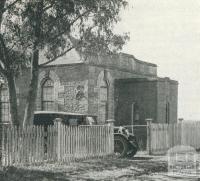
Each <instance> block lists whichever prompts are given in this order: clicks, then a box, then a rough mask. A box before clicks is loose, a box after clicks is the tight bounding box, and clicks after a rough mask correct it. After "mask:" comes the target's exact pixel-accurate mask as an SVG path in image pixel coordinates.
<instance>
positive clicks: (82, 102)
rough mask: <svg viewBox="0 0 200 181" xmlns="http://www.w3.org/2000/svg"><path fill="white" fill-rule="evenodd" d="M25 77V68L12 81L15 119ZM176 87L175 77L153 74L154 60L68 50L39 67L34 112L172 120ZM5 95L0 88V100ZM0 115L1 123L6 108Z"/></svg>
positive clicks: (121, 121) (137, 121) (120, 122)
mask: <svg viewBox="0 0 200 181" xmlns="http://www.w3.org/2000/svg"><path fill="white" fill-rule="evenodd" d="M66 60H70V61H69V62H66ZM72 62H73V63H72ZM29 80H30V78H29V70H26V71H24V72H23V75H22V78H20V79H18V80H17V81H16V84H17V96H18V106H19V107H20V109H19V116H20V120H23V115H24V108H25V103H26V95H27V93H28V88H27V87H28V83H29ZM4 90H5V89H4ZM177 90H178V83H177V82H176V81H174V80H170V79H169V78H159V77H158V76H157V66H156V65H155V64H152V63H148V62H144V61H140V60H137V59H136V58H135V57H134V56H132V55H128V54H123V53H121V54H118V55H113V56H89V57H87V59H84V60H83V61H82V60H81V57H80V56H78V55H76V56H74V55H72V54H71V55H68V56H65V57H62V58H61V59H59V60H57V61H55V62H53V63H50V64H47V65H45V66H43V67H41V68H40V72H39V84H38V92H37V101H36V110H51V111H66V112H73V113H83V114H91V115H96V116H97V119H98V123H99V124H103V123H105V120H107V119H114V120H116V122H115V124H116V125H125V124H127V125H130V124H131V123H133V122H134V124H145V122H144V120H145V119H146V118H152V119H153V120H154V122H166V123H170V122H176V120H177V94H178V92H177ZM6 96H7V94H6V93H5V91H4V93H2V90H1V100H7V99H6V98H5V97H6ZM2 97H3V98H2ZM4 105H5V103H4ZM4 105H3V103H2V102H1V107H3V106H4ZM133 105H134V106H133ZM4 107H5V106H4ZM5 111H6V112H5ZM1 113H2V114H1V117H2V116H3V114H7V115H6V116H7V117H6V116H5V115H4V117H2V122H4V121H6V120H3V119H6V118H7V119H8V118H9V107H8V108H7V109H4V110H3V109H1Z"/></svg>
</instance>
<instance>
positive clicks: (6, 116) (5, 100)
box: [0, 85, 11, 123]
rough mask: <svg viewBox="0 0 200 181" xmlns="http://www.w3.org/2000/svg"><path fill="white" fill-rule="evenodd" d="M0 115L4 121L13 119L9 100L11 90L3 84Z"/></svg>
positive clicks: (0, 95) (0, 93)
mask: <svg viewBox="0 0 200 181" xmlns="http://www.w3.org/2000/svg"><path fill="white" fill-rule="evenodd" d="M0 101H1V102H0V109H1V111H0V114H1V115H0V116H1V122H2V123H9V122H10V121H11V116H10V102H9V91H8V88H7V86H5V85H3V86H2V87H1V89H0Z"/></svg>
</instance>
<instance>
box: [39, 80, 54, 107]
mask: <svg viewBox="0 0 200 181" xmlns="http://www.w3.org/2000/svg"><path fill="white" fill-rule="evenodd" d="M42 110H54V83H53V81H52V80H51V79H47V80H46V81H45V82H44V83H43V85H42Z"/></svg>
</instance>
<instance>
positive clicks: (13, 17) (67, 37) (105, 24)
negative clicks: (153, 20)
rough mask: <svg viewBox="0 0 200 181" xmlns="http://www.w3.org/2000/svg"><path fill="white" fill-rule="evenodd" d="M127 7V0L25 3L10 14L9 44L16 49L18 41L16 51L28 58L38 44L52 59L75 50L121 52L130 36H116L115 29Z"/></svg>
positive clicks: (8, 20) (7, 39) (66, 0)
mask: <svg viewBox="0 0 200 181" xmlns="http://www.w3.org/2000/svg"><path fill="white" fill-rule="evenodd" d="M126 5H127V2H126V1H125V0H109V1H108V0H34V1H32V0H28V1H27V0H21V1H19V2H18V4H16V6H13V8H10V9H9V11H8V13H7V15H6V16H7V18H6V20H5V21H4V26H5V27H6V30H5V35H8V36H6V41H7V42H8V44H12V46H13V42H15V45H14V46H15V48H16V49H19V46H20V48H21V51H22V52H23V53H25V54H26V56H28V57H29V56H30V55H28V54H27V52H31V49H32V47H33V44H34V43H35V41H38V44H37V48H38V49H39V50H42V51H43V52H44V54H45V55H46V57H47V58H48V59H49V60H54V59H56V58H57V57H59V56H60V55H62V54H64V53H65V52H67V50H68V49H71V48H77V49H79V50H80V51H83V52H90V53H95V52H98V53H111V52H117V51H118V50H120V49H121V48H122V46H123V44H124V43H125V41H126V40H127V39H128V34H124V35H122V36H121V35H115V34H114V33H113V31H112V29H113V24H114V23H116V22H117V21H119V12H120V9H121V8H123V7H125V6H126ZM38 6H39V9H38ZM39 22H40V23H39ZM38 23H39V29H38V28H37V27H36V26H38ZM36 29H38V30H39V32H40V33H39V37H36V34H35V31H36ZM7 30H8V31H7ZM10 32H12V33H11V34H10ZM10 35H11V36H10Z"/></svg>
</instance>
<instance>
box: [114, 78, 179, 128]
mask: <svg viewBox="0 0 200 181" xmlns="http://www.w3.org/2000/svg"><path fill="white" fill-rule="evenodd" d="M177 94H178V84H177V82H176V81H172V80H170V79H169V78H156V79H154V80H152V79H149V80H147V79H141V78H140V79H124V80H117V81H116V83H115V119H116V124H117V125H130V124H132V117H131V114H132V104H133V102H134V106H135V109H134V113H135V114H134V115H135V116H136V118H134V120H135V121H134V124H146V123H145V119H146V118H152V119H153V121H154V122H158V123H166V105H167V103H169V123H172V122H177ZM137 114H138V115H139V116H138V115H137Z"/></svg>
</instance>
